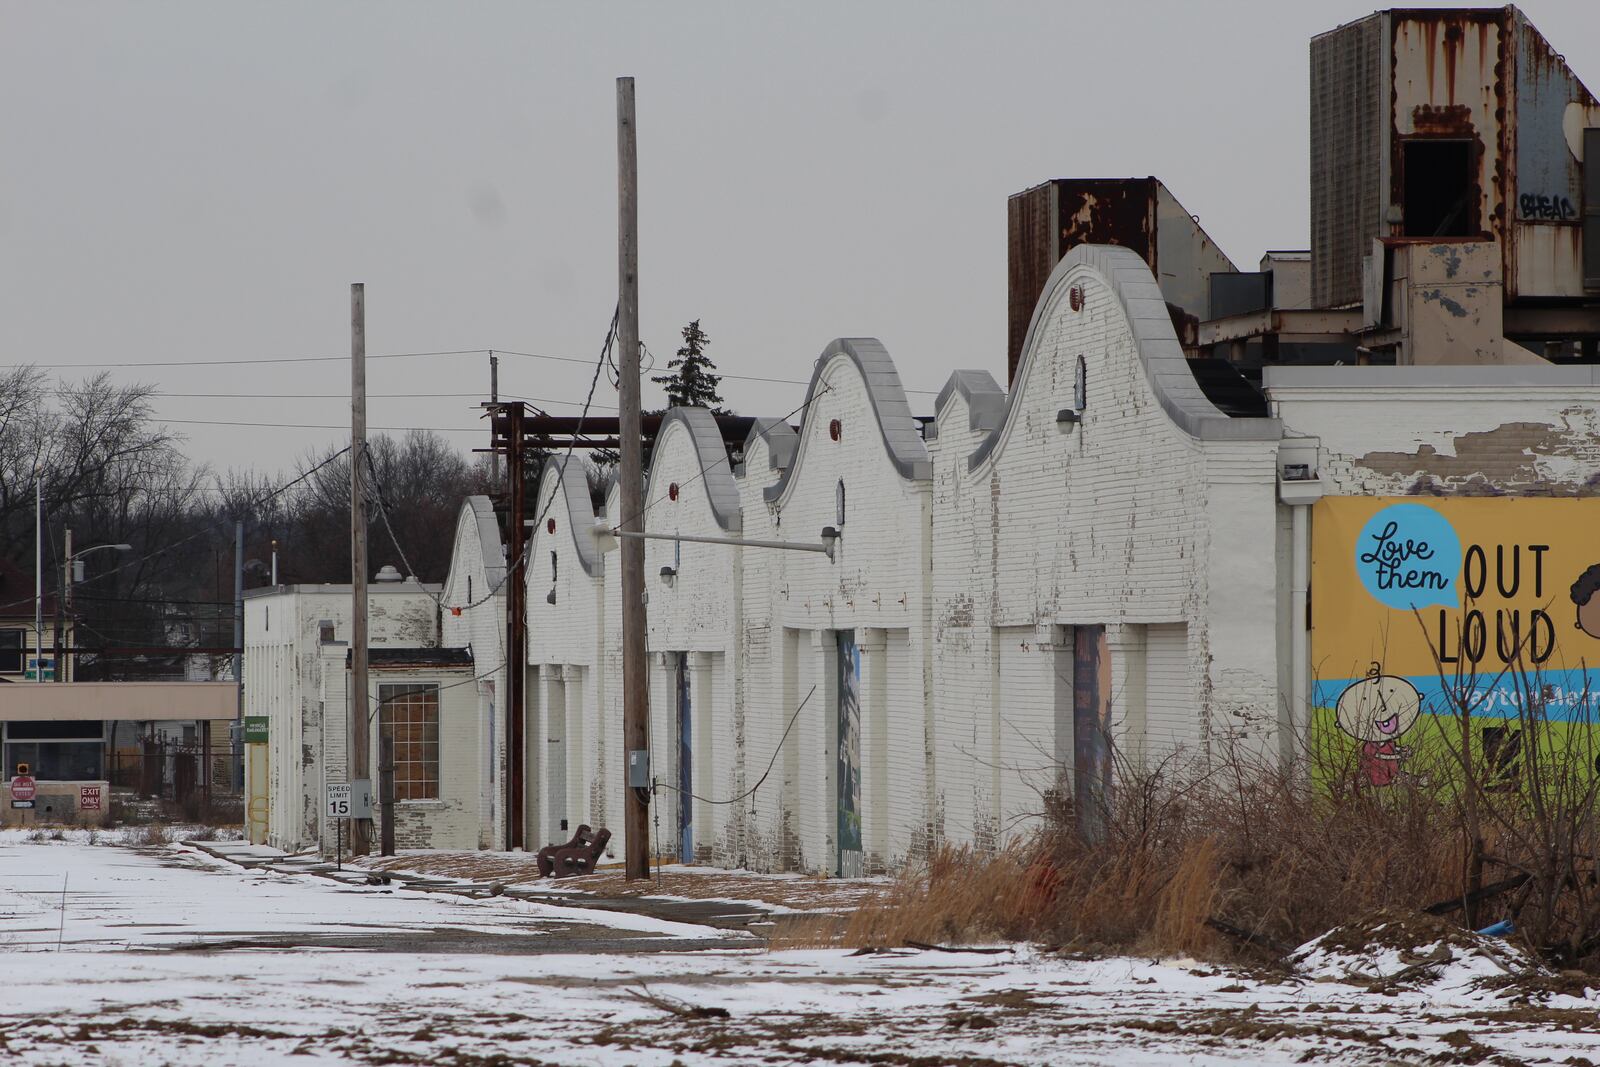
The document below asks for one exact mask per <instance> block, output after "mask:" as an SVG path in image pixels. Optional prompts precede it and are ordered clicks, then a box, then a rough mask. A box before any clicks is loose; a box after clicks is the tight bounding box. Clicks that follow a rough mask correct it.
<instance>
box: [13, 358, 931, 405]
mask: <svg viewBox="0 0 1600 1067" xmlns="http://www.w3.org/2000/svg"><path fill="white" fill-rule="evenodd" d="M490 352H494V353H497V354H499V355H503V356H520V357H522V358H524V359H543V360H549V361H551V362H555V363H578V364H582V365H585V366H587V365H588V363H589V361H588V360H587V359H585V358H583V357H582V356H558V355H556V354H554V353H552V352H519V351H517V350H516V349H512V348H455V349H441V350H439V351H436V352H381V353H377V354H374V355H370V356H368V357H367V358H368V359H420V358H427V357H433V356H475V355H486V354H488V353H490ZM349 358H350V357H348V356H271V357H265V358H260V359H172V360H149V361H143V362H132V363H129V362H104V363H53V364H51V367H50V369H51V370H57V371H59V370H73V369H84V370H95V369H107V368H138V367H244V366H259V365H263V364H278V363H334V362H339V363H343V362H347V361H348V360H349ZM33 366H37V364H34V363H0V368H7V369H13V368H17V367H33ZM717 376H718V377H719V378H731V379H733V380H734V381H740V382H765V383H767V384H769V385H810V384H811V383H810V381H809V380H803V379H799V378H773V377H769V376H765V375H759V374H732V373H729V372H726V371H723V370H721V369H719V370H718V371H717ZM903 391H904V392H907V393H918V394H921V395H923V396H935V395H937V390H934V389H903ZM471 395H473V396H478V395H481V394H477V393H474V394H471Z"/></svg>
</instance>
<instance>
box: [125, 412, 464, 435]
mask: <svg viewBox="0 0 1600 1067" xmlns="http://www.w3.org/2000/svg"><path fill="white" fill-rule="evenodd" d="M150 421H151V422H157V423H171V424H173V425H174V426H252V427H257V428H261V429H269V430H348V429H349V428H350V427H349V426H348V425H341V424H339V423H332V422H247V421H244V420H240V419H168V418H162V417H159V416H156V417H152V418H151V420H150ZM367 429H369V430H391V431H399V430H430V431H432V432H434V433H482V432H483V428H482V427H480V426H369V427H367Z"/></svg>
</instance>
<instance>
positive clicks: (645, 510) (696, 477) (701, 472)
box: [616, 385, 833, 530]
mask: <svg viewBox="0 0 1600 1067" xmlns="http://www.w3.org/2000/svg"><path fill="white" fill-rule="evenodd" d="M832 389H833V387H832V386H831V385H824V386H823V387H822V388H821V389H819V390H817V392H816V394H815V395H814V396H808V397H806V399H805V402H804V403H803V404H801V405H800V406H799V407H797V408H795V409H794V410H793V411H791V412H789V414H787V415H785V416H783V418H781V419H775V420H773V422H772V424H771V425H770V426H768V427H767V428H766V429H765V430H762V431H761V432H760V433H758V434H755V435H753V436H752V437H751V438H749V439H748V440H757V441H759V440H760V439H761V438H763V437H765V436H767V434H769V433H771V432H772V431H773V430H776V429H777V428H778V427H779V426H787V425H788V424H789V420H790V419H792V418H794V417H795V416H796V415H797V414H799V413H800V412H802V411H804V410H805V409H806V408H808V407H810V406H811V404H812V402H813V401H815V400H816V399H817V397H820V396H822V394H824V393H827V392H830V391H831V390H832ZM722 458H723V459H726V458H727V455H726V453H724V455H723V457H722ZM716 463H717V459H716V457H713V458H712V459H711V461H710V462H709V463H707V464H705V465H704V466H702V467H701V468H700V469H699V470H698V471H696V472H695V474H694V477H692V478H690V479H689V480H688V481H685V482H679V483H678V488H679V489H680V490H683V489H687V488H688V487H689V486H691V485H693V484H694V483H695V482H698V481H699V480H700V479H701V478H704V477H705V476H706V473H707V472H708V471H710V470H711V468H712V467H713V466H715V465H716ZM670 497H671V493H670V491H669V492H668V493H667V494H666V495H664V496H658V497H656V498H655V499H654V500H651V501H649V502H647V503H646V504H645V506H644V507H643V508H642V509H640V511H639V514H640V515H641V516H644V515H648V514H649V513H650V509H651V508H653V507H655V506H656V505H657V504H659V503H661V502H662V501H663V500H667V499H669V498H670ZM622 525H623V524H622V523H621V522H619V523H617V526H616V528H617V529H619V530H620V529H621V528H622Z"/></svg>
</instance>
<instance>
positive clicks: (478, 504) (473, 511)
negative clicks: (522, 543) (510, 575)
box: [452, 495, 506, 589]
mask: <svg viewBox="0 0 1600 1067" xmlns="http://www.w3.org/2000/svg"><path fill="white" fill-rule="evenodd" d="M461 523H462V524H463V525H465V524H467V523H471V527H470V528H469V532H468V533H467V536H470V537H476V538H477V539H478V549H479V554H480V555H481V556H482V558H483V577H484V580H485V581H486V582H488V583H489V588H490V589H499V588H500V586H501V585H502V584H503V583H504V582H505V580H506V553H505V549H503V548H502V547H501V545H500V522H499V520H498V519H497V518H495V514H494V503H493V502H492V501H491V500H490V499H489V498H488V497H486V496H481V495H480V496H469V497H467V499H466V500H465V501H463V502H462V504H461ZM461 535H462V531H461V530H460V528H459V527H458V528H457V533H456V536H457V539H458V540H459V539H460V537H461ZM452 562H453V561H452ZM453 577H454V576H453V575H452V578H453Z"/></svg>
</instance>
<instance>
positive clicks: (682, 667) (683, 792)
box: [675, 652, 694, 863]
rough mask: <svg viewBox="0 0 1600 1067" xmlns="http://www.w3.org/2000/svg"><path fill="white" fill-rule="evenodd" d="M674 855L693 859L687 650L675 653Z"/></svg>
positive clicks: (686, 860)
mask: <svg viewBox="0 0 1600 1067" xmlns="http://www.w3.org/2000/svg"><path fill="white" fill-rule="evenodd" d="M677 658H678V672H677V678H676V682H675V684H676V686H677V693H678V699H677V700H676V701H675V703H676V705H677V719H678V859H679V861H680V862H683V863H693V862H694V798H693V793H694V706H693V704H691V703H690V700H689V654H688V653H687V652H679V653H678V657H677Z"/></svg>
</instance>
